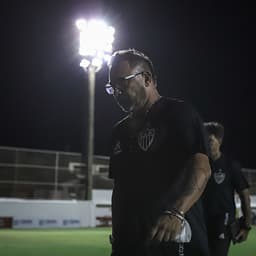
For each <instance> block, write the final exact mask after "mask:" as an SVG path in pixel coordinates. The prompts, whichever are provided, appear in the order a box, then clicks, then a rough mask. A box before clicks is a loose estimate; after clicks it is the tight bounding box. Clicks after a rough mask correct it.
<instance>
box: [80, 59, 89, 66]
mask: <svg viewBox="0 0 256 256" xmlns="http://www.w3.org/2000/svg"><path fill="white" fill-rule="evenodd" d="M89 65H90V61H89V60H87V59H82V60H81V62H80V67H83V68H88V67H89Z"/></svg>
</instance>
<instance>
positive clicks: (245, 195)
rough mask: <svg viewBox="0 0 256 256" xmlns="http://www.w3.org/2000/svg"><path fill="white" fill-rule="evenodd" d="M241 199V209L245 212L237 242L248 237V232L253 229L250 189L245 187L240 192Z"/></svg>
mask: <svg viewBox="0 0 256 256" xmlns="http://www.w3.org/2000/svg"><path fill="white" fill-rule="evenodd" d="M238 195H239V198H240V201H241V210H242V214H243V218H242V223H241V229H240V231H239V233H238V235H237V236H236V240H237V242H243V241H245V240H246V239H247V237H248V233H249V231H250V229H251V207H250V193H249V189H248V188H246V189H243V190H242V191H239V192H238Z"/></svg>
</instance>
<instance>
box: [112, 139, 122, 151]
mask: <svg viewBox="0 0 256 256" xmlns="http://www.w3.org/2000/svg"><path fill="white" fill-rule="evenodd" d="M121 152H122V149H121V143H120V141H119V140H118V141H117V142H116V144H115V146H114V149H113V155H118V154H120V153H121Z"/></svg>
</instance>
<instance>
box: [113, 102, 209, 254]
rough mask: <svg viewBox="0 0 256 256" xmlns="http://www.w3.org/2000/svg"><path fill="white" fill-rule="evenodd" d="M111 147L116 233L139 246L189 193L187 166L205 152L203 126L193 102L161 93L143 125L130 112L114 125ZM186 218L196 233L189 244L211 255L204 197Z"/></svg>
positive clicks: (117, 238)
mask: <svg viewBox="0 0 256 256" xmlns="http://www.w3.org/2000/svg"><path fill="white" fill-rule="evenodd" d="M112 152H113V153H112V156H111V159H110V173H109V176H110V178H113V179H114V190H113V195H112V218H113V235H114V238H115V240H116V243H117V244H119V245H120V244H121V245H122V246H123V247H125V244H126V245H127V247H128V246H131V245H132V244H134V246H135V245H136V244H137V243H138V241H144V240H146V235H147V234H149V231H150V228H151V227H152V225H153V224H154V223H155V222H156V220H157V218H158V217H159V216H160V215H161V214H162V213H163V211H164V210H166V209H170V208H171V207H172V206H173V204H174V203H175V201H176V200H177V198H180V196H181V194H182V193H183V192H184V189H185V187H184V186H185V184H186V183H187V180H188V179H190V175H191V174H190V173H189V170H186V169H185V165H186V163H187V161H188V159H189V158H190V157H191V156H192V155H193V154H195V153H204V154H206V143H205V135H204V129H203V125H202V122H201V120H200V117H199V115H198V114H197V112H196V111H194V110H193V108H192V107H191V106H188V105H187V104H185V103H184V102H182V101H177V100H173V99H167V98H161V99H160V100H158V101H157V102H156V103H155V104H154V105H153V106H152V107H151V108H150V110H149V112H148V114H147V116H146V118H145V120H144V122H142V123H141V124H140V125H134V124H133V119H132V118H130V117H126V118H125V119H124V120H122V121H121V122H119V123H118V124H117V125H116V126H115V128H114V131H113V143H112ZM186 218H187V219H188V221H189V223H190V225H191V227H192V233H193V235H192V242H191V243H190V244H191V245H192V247H193V248H194V249H195V250H196V251H197V252H199V251H200V253H202V254H199V253H198V255H207V248H206V247H207V238H206V229H205V226H204V221H203V219H204V218H203V212H202V207H201V202H200V200H199V201H198V202H197V203H196V204H195V205H194V206H193V207H192V208H191V210H190V211H189V212H188V213H187V214H186ZM123 241H125V244H124V242H123ZM204 252H205V253H204ZM185 255H186V254H185Z"/></svg>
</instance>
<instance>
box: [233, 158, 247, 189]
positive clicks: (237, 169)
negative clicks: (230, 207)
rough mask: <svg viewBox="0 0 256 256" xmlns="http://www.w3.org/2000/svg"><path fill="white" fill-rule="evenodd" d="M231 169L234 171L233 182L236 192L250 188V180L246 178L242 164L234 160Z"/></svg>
mask: <svg viewBox="0 0 256 256" xmlns="http://www.w3.org/2000/svg"><path fill="white" fill-rule="evenodd" d="M231 171H232V182H233V185H234V188H235V190H236V192H238V193H239V192H241V191H242V190H244V189H247V188H249V184H248V181H247V180H246V178H245V176H244V174H243V172H242V169H241V165H240V164H239V163H238V162H236V161H233V162H232V170H231Z"/></svg>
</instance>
